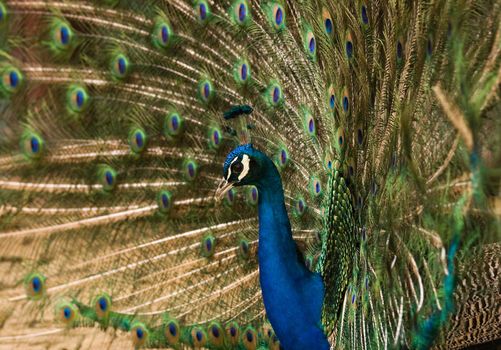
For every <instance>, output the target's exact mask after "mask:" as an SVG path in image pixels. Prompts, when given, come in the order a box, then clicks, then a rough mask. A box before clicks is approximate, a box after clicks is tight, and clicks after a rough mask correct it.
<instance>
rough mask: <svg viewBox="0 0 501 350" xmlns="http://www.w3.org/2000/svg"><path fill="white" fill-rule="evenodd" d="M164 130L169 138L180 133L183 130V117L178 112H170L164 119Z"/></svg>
mask: <svg viewBox="0 0 501 350" xmlns="http://www.w3.org/2000/svg"><path fill="white" fill-rule="evenodd" d="M163 131H164V135H165V137H167V138H171V137H176V136H178V135H180V134H181V132H182V131H183V118H181V116H180V115H179V114H178V113H177V112H171V113H169V114H168V115H167V116H166V117H165V119H164V127H163Z"/></svg>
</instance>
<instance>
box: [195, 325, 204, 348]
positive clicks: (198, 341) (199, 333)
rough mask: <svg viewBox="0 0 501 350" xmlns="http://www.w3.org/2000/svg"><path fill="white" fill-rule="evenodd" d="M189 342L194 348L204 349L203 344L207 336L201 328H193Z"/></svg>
mask: <svg viewBox="0 0 501 350" xmlns="http://www.w3.org/2000/svg"><path fill="white" fill-rule="evenodd" d="M191 341H192V344H193V346H194V347H196V348H201V347H204V346H205V343H207V335H206V334H205V332H204V331H203V330H202V329H201V328H199V327H194V328H193V329H192V330H191Z"/></svg>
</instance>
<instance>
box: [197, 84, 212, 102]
mask: <svg viewBox="0 0 501 350" xmlns="http://www.w3.org/2000/svg"><path fill="white" fill-rule="evenodd" d="M213 95H214V88H213V86H212V82H211V81H210V80H209V79H202V80H200V81H199V83H198V98H199V99H200V101H202V102H203V103H205V104H207V103H209V102H210V101H211V99H212V97H213Z"/></svg>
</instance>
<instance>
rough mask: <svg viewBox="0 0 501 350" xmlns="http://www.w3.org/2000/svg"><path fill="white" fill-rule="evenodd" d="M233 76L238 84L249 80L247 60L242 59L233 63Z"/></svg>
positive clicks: (249, 72)
mask: <svg viewBox="0 0 501 350" xmlns="http://www.w3.org/2000/svg"><path fill="white" fill-rule="evenodd" d="M233 77H234V78H235V81H236V82H237V84H239V85H243V84H246V83H247V82H248V81H249V80H250V78H251V69H250V65H249V62H247V60H245V59H242V60H239V61H237V62H236V63H235V66H234V68H233Z"/></svg>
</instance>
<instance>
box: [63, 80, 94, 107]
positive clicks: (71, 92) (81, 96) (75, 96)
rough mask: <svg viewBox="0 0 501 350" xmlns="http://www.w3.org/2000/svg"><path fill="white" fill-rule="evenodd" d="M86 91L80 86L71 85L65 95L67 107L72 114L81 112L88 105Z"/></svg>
mask: <svg viewBox="0 0 501 350" xmlns="http://www.w3.org/2000/svg"><path fill="white" fill-rule="evenodd" d="M89 100H90V99H89V95H88V94H87V90H86V89H85V88H84V87H83V86H80V85H72V86H70V88H69V89H68V93H67V106H68V109H69V110H70V111H71V112H73V113H80V112H83V111H84V110H85V109H86V108H87V105H88V104H89Z"/></svg>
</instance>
